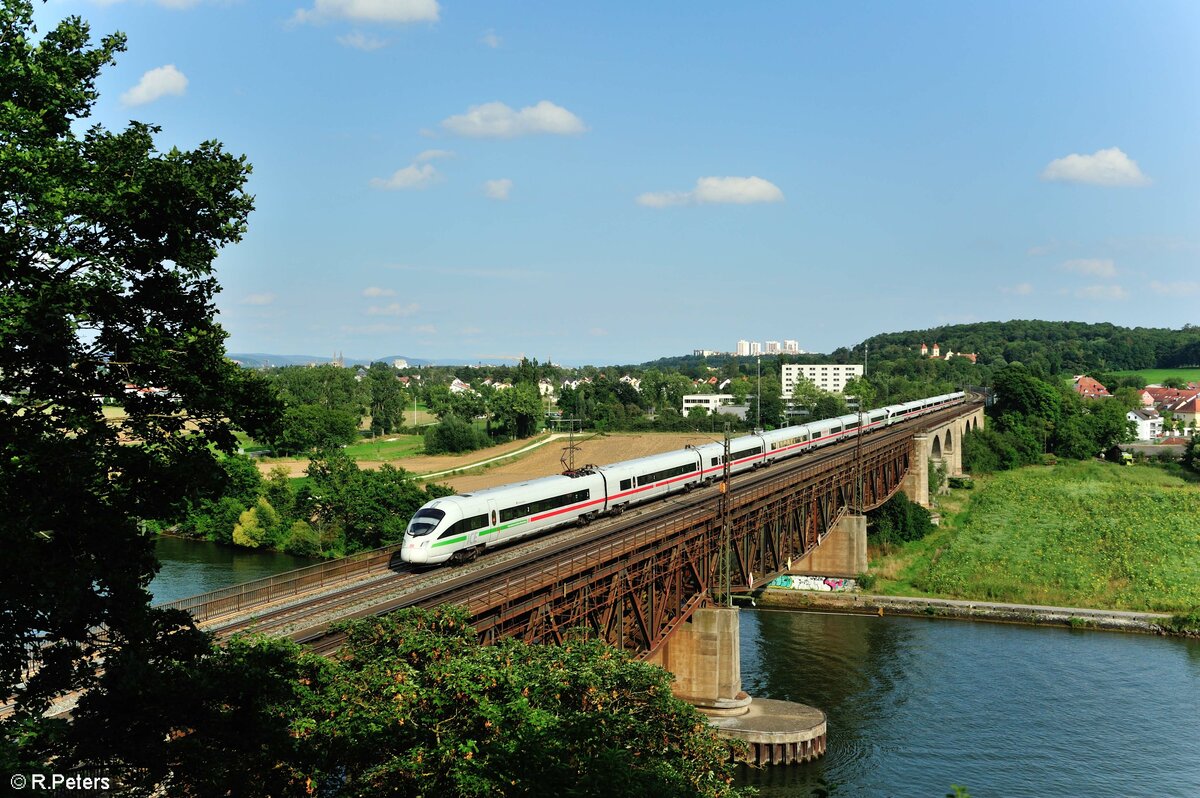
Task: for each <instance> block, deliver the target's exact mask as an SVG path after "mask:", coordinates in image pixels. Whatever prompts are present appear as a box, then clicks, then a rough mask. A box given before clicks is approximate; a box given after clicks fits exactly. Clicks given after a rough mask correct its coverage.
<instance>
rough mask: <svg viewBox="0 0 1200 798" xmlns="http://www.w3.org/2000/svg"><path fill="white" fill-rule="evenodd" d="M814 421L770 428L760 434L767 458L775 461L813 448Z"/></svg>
mask: <svg viewBox="0 0 1200 798" xmlns="http://www.w3.org/2000/svg"><path fill="white" fill-rule="evenodd" d="M813 426H814V425H813V423H811V422H810V423H808V424H798V425H796V426H792V427H784V428H782V429H776V430H769V431H767V432H764V433H762V434H761V435H759V437H760V438H762V440H763V445H764V447H765V449H766V452H765V454H766V460H767V461H768V462H772V463H773V462H775V461H776V460H782V459H784V458H785V457H793V456H795V455H798V454H800V453H801V452H804V451H807V450H808V449H811V448H812V443H811V441H812V430H813Z"/></svg>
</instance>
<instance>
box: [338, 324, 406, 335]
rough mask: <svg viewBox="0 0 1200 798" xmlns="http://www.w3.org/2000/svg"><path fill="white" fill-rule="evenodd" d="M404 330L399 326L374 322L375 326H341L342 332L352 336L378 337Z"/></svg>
mask: <svg viewBox="0 0 1200 798" xmlns="http://www.w3.org/2000/svg"><path fill="white" fill-rule="evenodd" d="M403 329H404V328H403V327H401V326H400V325H399V324H392V323H389V322H382V321H381V322H376V323H375V324H356V325H351V324H343V325H342V332H344V333H350V334H354V335H380V334H381V333H398V332H400V331H401V330H403Z"/></svg>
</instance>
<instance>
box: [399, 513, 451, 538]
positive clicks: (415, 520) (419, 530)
mask: <svg viewBox="0 0 1200 798" xmlns="http://www.w3.org/2000/svg"><path fill="white" fill-rule="evenodd" d="M445 517H446V513H445V512H444V511H442V510H417V513H416V515H414V516H413V517H412V520H411V521H409V522H408V534H410V535H412V536H413V537H415V538H419V537H421V536H422V535H428V534H429V533H430V532H432V531H433V530H434V529H435V528H436V527H437V525H438V522H439V521H441V520H442V519H443V518H445Z"/></svg>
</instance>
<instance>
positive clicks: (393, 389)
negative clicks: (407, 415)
mask: <svg viewBox="0 0 1200 798" xmlns="http://www.w3.org/2000/svg"><path fill="white" fill-rule="evenodd" d="M366 383H367V388H368V390H369V391H370V394H371V405H370V408H369V410H370V413H371V431H372V432H373V433H375V434H376V435H379V434H383V435H390V434H391V433H392V432H393V431H394V430H397V429H399V428H400V427H403V426H404V391H403V390H402V389H401V387H400V381H399V380H397V379H396V371H395V369H393V368H392V367H391V366H389V365H387V364H386V363H372V364H371V368H369V369H368V370H367V379H366Z"/></svg>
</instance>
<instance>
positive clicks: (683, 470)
mask: <svg viewBox="0 0 1200 798" xmlns="http://www.w3.org/2000/svg"><path fill="white" fill-rule="evenodd" d="M596 470H597V471H598V472H599V473H600V474H601V475H602V476H603V478H604V482H605V486H606V488H607V490H608V504H607V507H606V508H605V509H607V510H609V511H612V512H616V513H620V512H622V511H623V510H624V509H625V507H627V506H629V505H630V504H637V503H640V502H645V501H650V500H651V499H655V498H658V497H659V496H664V495H666V494H668V493H675V492H676V491H681V490H691V489H692V488H694V487H696V486H697V485H698V484H700V483H701V482H702V481H703V479H704V477H703V475H702V474H701V473H700V472H701V468H700V452H699V451H698V450H697V449H694V448H689V449H679V450H677V451H674V452H666V453H665V454H654V455H650V456H649V457H640V458H638V459H637V460H626V461H624V462H621V463H613V464H612V465H606V466H600V467H599V468H598V469H596Z"/></svg>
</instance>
